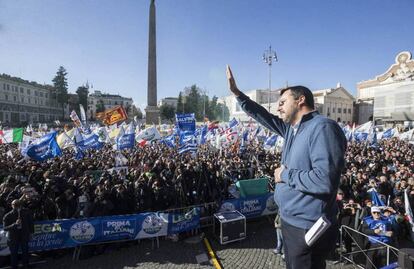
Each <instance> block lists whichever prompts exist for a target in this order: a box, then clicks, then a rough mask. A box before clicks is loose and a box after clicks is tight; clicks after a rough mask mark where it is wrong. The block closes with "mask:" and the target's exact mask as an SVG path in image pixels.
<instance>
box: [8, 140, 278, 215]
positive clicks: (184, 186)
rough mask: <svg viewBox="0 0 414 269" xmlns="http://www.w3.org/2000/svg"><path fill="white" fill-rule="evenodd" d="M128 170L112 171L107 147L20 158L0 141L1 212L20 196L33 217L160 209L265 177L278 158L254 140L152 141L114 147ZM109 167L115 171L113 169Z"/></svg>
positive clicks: (214, 197) (224, 193)
mask: <svg viewBox="0 0 414 269" xmlns="http://www.w3.org/2000/svg"><path fill="white" fill-rule="evenodd" d="M121 153H122V154H123V155H124V156H125V157H126V158H127V163H126V164H125V165H126V166H127V167H128V169H127V170H125V169H117V168H116V167H115V166H116V164H117V162H116V157H117V155H118V153H117V152H116V151H114V150H113V149H112V147H110V146H105V147H104V148H103V149H100V150H99V151H96V150H89V151H88V152H87V153H86V156H85V158H83V159H81V160H76V159H75V158H74V155H75V153H74V152H73V151H71V150H65V152H64V154H63V156H61V157H58V158H55V159H50V160H48V161H45V162H36V161H32V160H29V159H23V156H22V155H21V154H20V152H19V149H18V148H17V145H13V144H4V145H0V155H1V159H0V178H2V180H1V182H2V183H1V185H0V211H1V212H0V213H1V215H3V214H4V213H5V212H8V211H9V210H10V208H11V201H13V200H14V199H20V200H21V201H22V202H23V205H24V206H25V207H26V208H29V209H31V210H32V212H33V214H34V219H35V220H45V219H49V220H50V219H63V218H80V217H93V216H104V215H119V214H131V213H139V212H145V211H160V210H166V209H170V208H180V207H185V206H190V205H196V204H204V203H208V202H214V201H216V202H217V201H221V200H223V199H227V198H229V197H231V196H230V194H229V191H228V190H229V186H230V185H231V184H232V183H234V182H235V181H236V180H238V179H247V178H255V177H258V176H262V175H271V174H272V171H273V170H274V168H275V166H276V165H277V160H276V158H277V156H276V155H273V154H270V153H268V152H266V151H264V150H263V147H262V146H260V144H253V145H250V146H249V147H247V148H246V149H245V150H244V151H243V154H241V153H240V152H239V151H238V150H236V149H235V148H228V149H225V150H221V151H219V150H215V149H213V148H210V147H209V146H207V145H205V146H201V147H200V148H199V149H198V151H197V153H196V154H191V153H189V154H183V155H179V154H178V153H177V149H171V148H168V147H166V146H165V145H164V144H163V143H161V142H155V143H152V144H150V145H147V146H144V147H137V148H135V149H134V150H132V151H123V152H121ZM114 167H115V169H114Z"/></svg>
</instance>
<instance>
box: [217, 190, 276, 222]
mask: <svg viewBox="0 0 414 269" xmlns="http://www.w3.org/2000/svg"><path fill="white" fill-rule="evenodd" d="M234 210H237V211H239V212H240V213H242V214H243V215H244V216H246V218H254V217H260V216H266V215H271V214H276V213H277V205H276V203H275V201H274V199H273V193H267V194H265V195H260V196H252V197H248V198H245V199H243V198H240V199H231V200H225V201H223V203H222V204H221V206H220V210H219V212H226V211H234Z"/></svg>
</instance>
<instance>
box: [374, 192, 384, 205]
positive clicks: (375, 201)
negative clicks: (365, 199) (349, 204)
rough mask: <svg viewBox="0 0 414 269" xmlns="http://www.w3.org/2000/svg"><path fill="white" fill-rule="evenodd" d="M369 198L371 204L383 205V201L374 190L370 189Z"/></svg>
mask: <svg viewBox="0 0 414 269" xmlns="http://www.w3.org/2000/svg"><path fill="white" fill-rule="evenodd" d="M371 200H372V204H373V205H375V206H385V203H384V201H382V200H381V198H380V197H379V195H378V193H377V192H376V191H374V190H373V191H371Z"/></svg>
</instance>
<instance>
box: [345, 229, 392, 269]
mask: <svg viewBox="0 0 414 269" xmlns="http://www.w3.org/2000/svg"><path fill="white" fill-rule="evenodd" d="M344 237H345V238H347V237H348V238H347V240H351V243H352V244H355V245H356V250H354V249H352V251H351V252H346V248H345V245H344V243H345V242H344ZM368 237H369V236H368V235H366V234H364V233H362V232H360V231H358V230H355V229H352V228H350V227H348V226H345V225H342V226H341V228H340V243H339V246H340V260H339V261H340V262H343V261H344V260H346V261H348V262H350V263H352V264H353V265H355V266H357V267H359V268H362V269H363V268H365V264H367V262H369V263H370V264H371V265H372V268H377V267H376V266H375V264H374V261H373V260H371V259H370V258H369V256H368V252H370V251H375V250H383V249H386V264H384V265H382V266H387V265H390V264H392V263H393V262H395V261H397V260H398V255H399V253H400V250H399V249H397V248H395V247H393V246H390V245H388V244H385V243H382V242H381V241H378V240H376V239H375V238H372V237H371V240H373V241H375V242H376V243H378V244H379V245H381V246H379V247H377V248H367V243H366V242H367V240H368ZM362 239H363V240H362ZM351 246H352V245H351ZM358 256H359V258H357V257H358ZM361 262H363V266H361V264H360V263H361Z"/></svg>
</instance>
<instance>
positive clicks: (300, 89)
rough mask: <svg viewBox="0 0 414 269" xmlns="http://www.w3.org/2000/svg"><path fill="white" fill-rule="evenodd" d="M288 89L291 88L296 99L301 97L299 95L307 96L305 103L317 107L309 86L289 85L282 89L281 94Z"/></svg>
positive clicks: (313, 107)
mask: <svg viewBox="0 0 414 269" xmlns="http://www.w3.org/2000/svg"><path fill="white" fill-rule="evenodd" d="M288 90H290V92H291V93H292V95H293V97H294V98H295V100H297V99H299V97H301V96H302V95H303V96H305V104H306V105H307V106H308V107H310V108H312V109H315V101H314V99H313V94H312V92H311V91H310V90H309V89H308V88H306V87H304V86H292V87H287V88H284V89H283V90H281V91H280V95H283V94H284V93H285V92H286V91H288Z"/></svg>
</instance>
